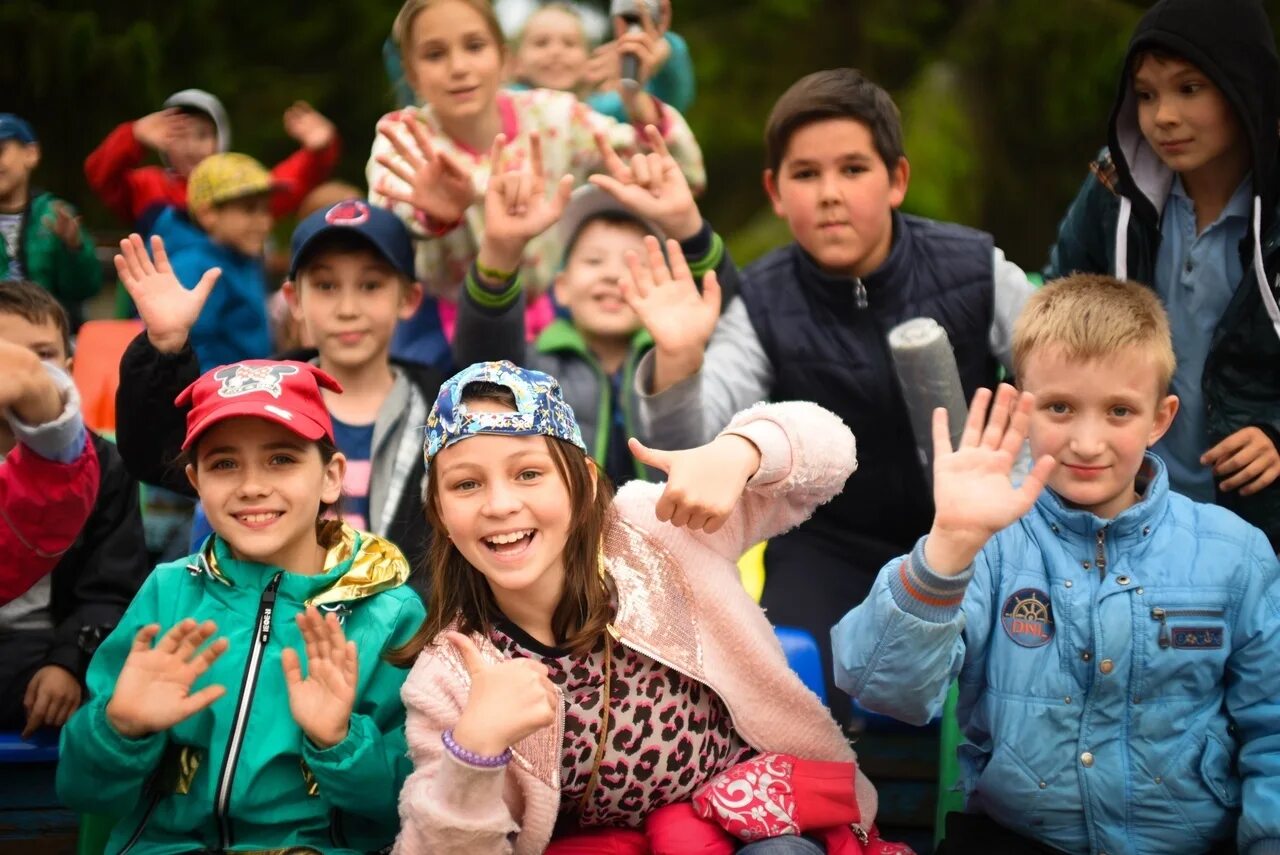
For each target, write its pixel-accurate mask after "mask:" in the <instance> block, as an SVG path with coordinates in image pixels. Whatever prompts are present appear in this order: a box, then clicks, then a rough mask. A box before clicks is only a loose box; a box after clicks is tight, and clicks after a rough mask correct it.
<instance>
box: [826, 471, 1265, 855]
mask: <svg viewBox="0 0 1280 855" xmlns="http://www.w3.org/2000/svg"><path fill="white" fill-rule="evenodd" d="M1144 472H1145V474H1146V476H1147V479H1149V480H1148V482H1147V483H1146V486H1145V490H1144V498H1143V500H1142V501H1140V502H1139V503H1138V504H1136V505H1134V506H1133V507H1131V508H1129V509H1128V510H1126V511H1125V512H1124V513H1122V514H1120V515H1119V516H1117V517H1116V518H1115V519H1111V520H1104V519H1100V518H1098V517H1096V516H1094V515H1093V514H1090V513H1088V512H1085V511H1079V510H1074V509H1071V508H1068V507H1067V506H1065V505H1064V504H1063V503H1062V501H1061V500H1060V499H1059V498H1058V497H1057V496H1056V495H1055V494H1053V493H1052V492H1051V491H1049V490H1046V491H1045V492H1044V494H1043V495H1042V496H1041V497H1040V500H1039V501H1038V502H1037V503H1036V506H1035V508H1034V509H1033V510H1032V511H1031V512H1030V513H1029V514H1028V515H1027V516H1026V517H1024V518H1023V519H1022V520H1020V521H1019V522H1018V523H1017V524H1015V525H1013V526H1011V527H1009V528H1008V529H1006V530H1004V531H1002V532H1000V533H999V534H998V535H997V536H996V537H995V538H993V539H992V540H991V541H990V542H989V543H988V544H987V546H986V547H985V548H984V549H983V551H982V552H981V553H980V554H979V556H978V558H977V559H976V560H975V561H974V564H973V566H972V567H971V568H970V569H969V570H967V571H965V573H964V574H962V576H960V577H956V579H955V580H947V579H942V578H940V577H937V576H934V575H933V574H932V573H930V572H929V570H928V569H927V567H925V566H924V564H923V549H922V547H921V546H918V547H917V548H916V550H915V551H914V552H913V553H912V554H911V556H909V557H906V558H903V559H895V560H893V561H890V562H889V563H888V564H887V565H886V566H885V567H884V569H882V570H881V572H880V576H879V578H878V579H877V581H876V584H875V587H874V588H873V589H872V591H871V594H870V595H869V596H868V597H867V599H866V601H865V602H863V603H862V605H860V606H858V607H857V608H855V609H854V610H853V611H851V612H849V613H848V614H847V615H845V617H844V619H843V620H841V622H840V623H839V624H838V625H837V626H836V627H835V629H834V630H833V631H832V638H833V643H834V646H835V669H836V682H837V683H838V684H839V685H840V686H841V687H842V688H844V689H845V690H846V691H847V692H849V694H851V695H853V696H854V697H855V698H857V699H858V701H859V702H860V703H861V704H863V705H864V706H866V707H867V708H868V709H872V710H875V711H878V712H882V713H887V714H889V715H892V716H895V717H897V718H900V719H903V720H905V721H910V722H916V723H923V722H925V721H927V720H929V719H930V718H932V717H933V716H936V715H937V714H938V713H939V712H940V711H941V709H942V705H943V701H944V699H945V697H946V694H947V689H948V686H949V684H950V683H951V681H952V679H954V678H957V677H958V678H959V686H960V703H959V708H958V718H959V723H960V727H961V729H962V730H963V732H964V734H965V736H966V737H967V738H968V744H965V745H963V746H961V749H960V760H961V767H962V770H963V776H964V783H965V786H966V791H967V792H968V795H969V809H970V810H980V811H982V812H985V813H986V814H988V815H989V816H991V817H992V818H994V819H995V820H997V821H998V822H1000V823H1001V824H1002V825H1004V826H1006V827H1008V828H1010V829H1012V830H1014V831H1016V832H1018V833H1020V834H1024V835H1027V836H1029V837H1033V838H1036V839H1038V840H1041V841H1043V842H1045V843H1048V844H1051V845H1053V846H1057V847H1059V848H1061V849H1064V850H1066V851H1068V852H1094V853H1110V855H1119V854H1120V853H1160V855H1172V853H1193V852H1203V851H1205V850H1206V849H1208V848H1210V845H1211V844H1212V843H1213V842H1214V841H1218V840H1223V839H1226V838H1229V837H1230V836H1231V835H1232V834H1233V833H1236V834H1237V840H1238V845H1239V847H1240V851H1241V852H1242V853H1248V855H1255V853H1270V852H1280V562H1278V561H1277V559H1276V556H1275V555H1274V554H1273V553H1272V551H1271V548H1270V547H1269V546H1268V544H1267V540H1266V538H1265V537H1264V536H1263V534H1262V532H1260V531H1258V530H1257V529H1255V528H1253V527H1252V526H1250V525H1248V524H1247V523H1245V522H1244V521H1242V520H1241V519H1239V518H1238V517H1236V516H1235V515H1234V514H1232V513H1230V512H1228V511H1226V510H1223V509H1222V508H1218V507H1214V506H1211V505H1203V504H1197V503H1194V502H1192V501H1190V500H1189V499H1187V498H1185V497H1183V496H1181V495H1178V494H1175V493H1170V492H1169V489H1168V482H1167V479H1166V476H1165V470H1164V464H1163V463H1161V462H1160V461H1159V459H1158V458H1156V457H1155V456H1153V455H1150V454H1149V455H1147V465H1146V466H1145V467H1144ZM1143 480H1144V479H1142V478H1140V479H1139V485H1140V486H1142V482H1143ZM922 543H923V541H922ZM966 584H967V590H966V588H965V586H966ZM961 598H962V600H961ZM948 599H950V600H951V601H952V602H950V603H948Z"/></svg>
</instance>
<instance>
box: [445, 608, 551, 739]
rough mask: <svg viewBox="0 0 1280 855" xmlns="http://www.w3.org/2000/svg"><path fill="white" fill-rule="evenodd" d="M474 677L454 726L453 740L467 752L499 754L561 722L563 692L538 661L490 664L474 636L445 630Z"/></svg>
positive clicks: (468, 672) (468, 671)
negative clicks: (469, 691) (482, 654)
mask: <svg viewBox="0 0 1280 855" xmlns="http://www.w3.org/2000/svg"><path fill="white" fill-rule="evenodd" d="M445 637H446V638H447V639H448V640H449V643H450V644H452V645H453V647H454V649H456V650H457V651H458V655H459V656H461V657H462V664H463V666H464V667H465V668H466V669H467V674H468V675H469V676H470V678H471V693H470V695H468V697H467V705H466V707H465V708H463V710H462V715H461V716H459V717H458V723H457V724H456V725H455V726H454V728H453V738H454V741H455V742H457V743H458V745H460V746H461V747H463V748H465V749H466V750H468V751H473V752H475V753H476V754H480V755H483V756H485V757H496V756H497V755H499V754H501V753H502V752H504V751H506V750H507V749H508V748H510V747H511V746H512V745H515V744H516V743H517V742H519V741H520V740H522V739H524V738H525V737H526V736H528V735H529V734H531V733H537V732H538V731H539V730H542V729H543V728H544V727H549V726H551V725H553V724H555V722H556V715H557V714H558V712H559V710H560V706H561V703H562V701H561V698H560V690H559V689H557V688H556V687H555V684H553V683H552V682H551V678H550V677H548V676H547V666H546V665H544V664H542V663H541V662H539V661H537V660H536V659H526V658H523V657H517V658H515V659H508V660H506V661H504V662H497V663H492V662H486V661H485V659H484V658H483V657H482V656H481V655H480V651H479V650H477V649H476V646H475V644H474V643H473V642H472V641H471V639H470V638H468V637H467V636H465V635H463V634H462V633H459V632H448V633H445Z"/></svg>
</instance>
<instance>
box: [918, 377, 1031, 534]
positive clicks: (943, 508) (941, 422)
mask: <svg viewBox="0 0 1280 855" xmlns="http://www.w3.org/2000/svg"><path fill="white" fill-rule="evenodd" d="M991 397H992V396H991V390H989V389H979V390H978V392H977V393H976V394H975V395H974V396H973V404H972V405H971V407H970V409H969V418H968V420H967V421H966V422H965V426H964V433H963V434H962V435H961V438H960V446H959V448H957V449H955V450H954V451H953V450H952V448H951V438H950V436H949V435H948V432H947V414H946V410H943V409H941V408H939V409H937V410H935V411H934V413H933V451H934V464H933V501H934V507H935V508H936V510H935V516H934V531H942V532H946V533H948V534H950V535H952V536H958V537H963V538H965V539H972V540H974V541H976V542H977V543H978V545H979V546H981V544H982V543H985V542H986V540H987V539H988V538H990V537H991V536H992V535H993V534H995V533H996V532H998V531H1000V530H1001V529H1003V528H1005V527H1007V526H1009V525H1011V524H1012V523H1013V522H1014V521H1016V520H1017V519H1018V518H1020V517H1021V516H1023V515H1024V514H1026V513H1027V511H1029V510H1031V506H1032V505H1034V504H1035V501H1036V498H1037V497H1038V496H1039V495H1040V491H1041V490H1043V489H1044V485H1045V482H1046V481H1047V480H1048V478H1049V473H1050V472H1052V471H1053V467H1054V460H1053V458H1052V457H1049V456H1045V457H1042V458H1041V459H1040V460H1037V461H1036V464H1035V466H1034V467H1033V468H1032V470H1031V472H1030V474H1028V475H1027V477H1026V480H1024V481H1023V482H1022V485H1021V486H1018V487H1015V486H1014V485H1013V482H1012V481H1010V479H1009V475H1010V472H1011V471H1012V469H1013V461H1014V460H1015V458H1016V457H1017V456H1018V451H1019V450H1020V449H1021V448H1022V443H1023V440H1025V439H1026V437H1027V425H1028V422H1029V421H1030V416H1031V408H1032V406H1033V405H1034V403H1035V399H1034V397H1033V396H1032V395H1031V394H1030V393H1025V392H1024V393H1023V394H1022V395H1019V394H1018V392H1017V391H1016V390H1015V389H1014V388H1013V387H1012V386H1009V385H1007V384H1001V386H1000V389H999V391H998V392H997V394H996V396H995V403H994V405H992V406H991V418H990V419H988V418H987V407H988V405H990V404H991Z"/></svg>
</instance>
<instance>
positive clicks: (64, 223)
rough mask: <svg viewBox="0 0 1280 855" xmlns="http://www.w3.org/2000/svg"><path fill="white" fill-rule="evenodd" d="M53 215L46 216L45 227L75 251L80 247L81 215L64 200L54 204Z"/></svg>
mask: <svg viewBox="0 0 1280 855" xmlns="http://www.w3.org/2000/svg"><path fill="white" fill-rule="evenodd" d="M53 213H54V215H53V216H52V217H45V218H44V220H43V221H42V222H43V223H44V227H45V228H46V229H48V230H49V231H51V232H53V233H54V235H55V236H56V237H57V238H58V240H60V241H62V245H63V246H65V247H66V248H67V249H69V250H71V251H72V252H75V251H76V250H78V249H80V217H79V215H77V214H75V213H73V212H72V210H71V207H70V206H69V205H66V204H64V203H62V202H55V203H54V204H53Z"/></svg>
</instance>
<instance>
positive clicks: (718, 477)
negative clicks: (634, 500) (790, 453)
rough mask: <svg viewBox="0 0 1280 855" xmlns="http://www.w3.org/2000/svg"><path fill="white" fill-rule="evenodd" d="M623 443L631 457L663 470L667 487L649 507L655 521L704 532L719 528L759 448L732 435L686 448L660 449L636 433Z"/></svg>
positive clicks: (752, 468)
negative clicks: (626, 443)
mask: <svg viewBox="0 0 1280 855" xmlns="http://www.w3.org/2000/svg"><path fill="white" fill-rule="evenodd" d="M628 447H629V448H630V449H631V453H632V454H633V455H635V458H636V460H639V461H640V462H641V463H643V464H645V465H646V466H652V467H653V468H655V469H661V470H662V471H663V472H666V473H667V485H666V488H665V489H663V491H662V496H661V497H660V498H659V499H658V504H657V507H656V508H655V509H654V510H655V511H656V512H657V514H658V519H659V520H661V521H662V522H668V521H670V523H671V524H672V525H674V526H685V527H687V528H690V529H692V530H694V531H697V530H698V529H701V530H703V531H705V532H706V533H707V534H714V533H715V532H717V531H719V530H720V527H721V526H723V525H724V523H725V520H727V519H728V518H729V514H731V513H733V509H734V507H736V506H737V504H738V499H740V498H741V497H742V491H743V490H745V489H746V487H747V481H748V480H749V479H750V478H751V476H752V475H754V474H756V470H758V469H759V468H760V450H759V449H758V448H756V447H755V444H754V443H752V442H751V441H750V440H748V439H745V438H743V437H740V436H735V435H734V434H725V435H723V436H719V437H716V438H715V439H714V440H712V441H711V442H709V443H707V444H706V445H702V446H699V447H698V448H691V449H688V450H687V451H659V450H657V449H655V448H649V447H647V446H645V445H644V444H643V443H641V442H640V440H638V439H636V438H635V437H632V438H631V439H630V441H629V443H628Z"/></svg>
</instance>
